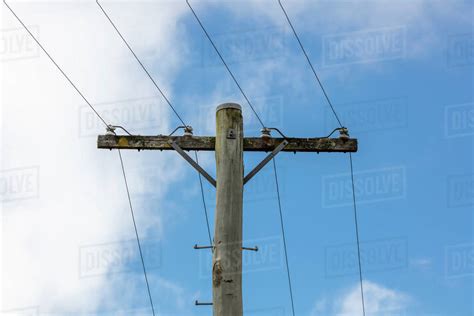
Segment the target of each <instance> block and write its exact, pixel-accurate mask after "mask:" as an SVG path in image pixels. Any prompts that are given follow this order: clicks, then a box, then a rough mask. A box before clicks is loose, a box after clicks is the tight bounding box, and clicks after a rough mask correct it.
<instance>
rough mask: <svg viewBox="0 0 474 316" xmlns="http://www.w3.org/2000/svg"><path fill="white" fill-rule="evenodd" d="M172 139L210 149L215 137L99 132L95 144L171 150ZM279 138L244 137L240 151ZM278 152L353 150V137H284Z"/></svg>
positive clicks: (267, 146) (266, 147) (272, 144)
mask: <svg viewBox="0 0 474 316" xmlns="http://www.w3.org/2000/svg"><path fill="white" fill-rule="evenodd" d="M170 140H173V141H175V142H176V144H178V146H179V147H181V148H182V149H183V150H198V151H214V150H215V144H216V138H215V137H211V136H115V135H99V137H98V140H97V147H98V148H102V149H135V150H174V149H173V147H172V146H171V145H170ZM283 140H284V139H283V138H269V139H265V138H260V137H247V138H244V151H254V152H257V151H260V152H270V151H272V150H274V149H275V148H276V147H277V146H278V145H279V144H280V143H281V142H283ZM287 140H288V142H289V144H288V145H287V146H286V147H285V148H284V149H283V150H282V151H287V152H288V151H289V152H356V151H357V139H355V138H350V139H342V138H288V139H287Z"/></svg>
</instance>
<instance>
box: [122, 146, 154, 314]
mask: <svg viewBox="0 0 474 316" xmlns="http://www.w3.org/2000/svg"><path fill="white" fill-rule="evenodd" d="M118 154H119V157H120V165H121V166H122V174H123V180H124V182H125V188H126V189H127V197H128V204H129V205H130V214H131V215H132V221H133V228H134V229H135V236H136V240H137V245H138V250H139V252H140V259H141V261H142V267H143V274H144V276H145V282H146V287H147V290H148V298H149V299H150V305H151V310H152V312H153V316H154V315H155V307H154V305H153V298H152V296H151V291H150V284H149V282H148V277H147V272H146V267H145V260H144V259H143V252H142V246H141V243H140V237H139V236H138V229H137V223H136V222H135V214H134V212H133V206H132V199H131V198H130V191H129V189H128V182H127V176H126V174H125V167H124V165H123V159H122V153H121V152H120V149H119V150H118Z"/></svg>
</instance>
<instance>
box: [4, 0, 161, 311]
mask: <svg viewBox="0 0 474 316" xmlns="http://www.w3.org/2000/svg"><path fill="white" fill-rule="evenodd" d="M3 3H4V4H5V6H6V7H7V8H8V9H9V10H10V12H11V13H12V14H13V15H14V16H15V18H16V19H17V20H18V22H20V24H21V25H22V26H23V27H24V28H25V30H26V31H27V32H28V33H29V34H30V36H31V37H32V38H33V40H34V41H35V42H36V44H38V46H39V47H40V48H41V49H42V50H43V52H44V53H45V54H46V55H47V56H48V58H49V59H50V60H51V61H52V62H53V64H54V65H55V66H56V68H58V70H59V71H60V72H61V74H62V75H63V76H64V77H65V78H66V79H67V81H68V82H69V83H70V84H71V85H72V87H73V88H74V89H75V90H76V91H77V93H78V94H79V95H80V96H81V97H82V98H83V99H84V101H85V102H86V103H87V104H88V105H89V107H90V108H91V109H92V110H93V111H94V113H95V114H96V115H97V117H98V118H99V119H100V120H101V121H102V123H104V125H105V127H106V128H111V127H112V128H116V127H118V128H122V129H124V128H123V127H120V126H113V125H109V124H107V122H106V121H105V120H104V119H103V118H102V117H101V116H100V114H99V113H98V112H97V111H96V110H95V108H94V107H93V106H92V104H91V103H90V102H89V101H88V100H87V98H86V97H85V96H84V95H83V94H82V92H81V91H80V90H79V89H78V88H77V87H76V85H75V84H74V83H73V82H72V81H71V79H69V76H68V75H66V73H65V72H64V71H63V70H62V69H61V67H60V66H59V65H58V64H57V63H56V61H55V60H54V59H53V58H52V57H51V55H50V54H49V53H48V52H47V51H46V49H45V48H44V47H43V45H41V43H40V42H39V41H38V40H37V39H36V37H35V36H34V35H33V34H32V33H31V32H30V30H29V29H28V27H26V25H25V24H24V23H23V21H22V20H21V19H20V18H19V17H18V15H17V14H16V13H15V12H14V11H13V9H12V8H11V7H10V6H9V5H8V3H7V2H6V1H5V0H4V1H3ZM124 130H125V129H124ZM125 131H126V130H125ZM127 133H128V132H127ZM129 134H130V133H129ZM118 152H119V158H120V164H121V166H122V173H123V178H124V181H125V187H126V190H127V196H128V202H129V205H130V211H131V214H132V219H133V226H134V228H135V236H136V240H137V244H138V249H139V252H140V258H141V261H142V267H143V272H144V276H145V281H146V285H147V289H148V296H149V298H150V303H151V308H152V311H153V315H155V308H154V305H153V300H152V297H151V292H150V286H149V283H148V277H147V273H146V268H145V262H144V259H143V253H142V249H141V244H140V238H139V236H138V231H137V226H136V223H135V216H134V214H133V206H132V201H131V198H130V192H129V189H128V183H127V178H126V175H125V168H124V165H123V160H122V154H121V153H120V149H119V150H118Z"/></svg>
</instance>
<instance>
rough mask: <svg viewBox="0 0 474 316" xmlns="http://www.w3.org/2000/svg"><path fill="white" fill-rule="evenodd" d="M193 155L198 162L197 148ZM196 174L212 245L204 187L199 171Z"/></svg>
mask: <svg viewBox="0 0 474 316" xmlns="http://www.w3.org/2000/svg"><path fill="white" fill-rule="evenodd" d="M194 155H195V156H196V162H197V163H198V164H199V158H198V154H197V150H196V151H194ZM198 175H199V184H200V186H201V197H202V205H203V207H204V214H205V216H206V224H207V234H208V235H209V245H211V246H212V245H213V244H214V243H213V242H212V237H211V227H210V226H209V216H208V215H207V205H206V199H205V198H204V187H203V185H202V177H201V173H199V172H198Z"/></svg>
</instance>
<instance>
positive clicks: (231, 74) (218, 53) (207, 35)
mask: <svg viewBox="0 0 474 316" xmlns="http://www.w3.org/2000/svg"><path fill="white" fill-rule="evenodd" d="M186 3H187V4H188V6H189V9H191V12H192V13H193V15H194V17H195V18H196V21H197V22H198V23H199V25H200V26H201V29H202V30H203V31H204V34H206V37H207V39H208V40H209V42H210V43H211V45H212V47H214V50H215V51H216V53H217V55H218V56H219V58H220V59H221V61H222V63H223V64H224V66H225V68H226V69H227V71H228V72H229V74H230V76H231V77H232V79H233V80H234V82H235V84H236V85H237V88H239V90H240V93H242V95H243V97H244V98H245V100H246V101H247V103H248V105H249V106H250V108H251V109H252V111H253V113H254V114H255V116H256V117H257V119H258V121H259V122H260V124H261V125H262V127H263V128H265V124H263V121H262V120H261V119H260V116H259V115H258V113H257V111H256V110H255V108H254V107H253V105H252V103H251V102H250V100H249V98H248V97H247V95H246V94H245V92H244V90H243V89H242V87H241V86H240V84H239V82H238V81H237V79H236V78H235V76H234V74H233V73H232V71H231V70H230V68H229V66H228V65H227V63H226V61H225V60H224V58H223V57H222V54H221V53H220V52H219V49H218V48H217V46H216V44H214V41H213V40H212V38H211V36H210V35H209V33H208V32H207V30H206V28H205V27H204V25H203V24H202V22H201V20H200V19H199V17H198V16H197V14H196V12H195V11H194V9H193V7H192V6H191V4H190V3H189V0H186Z"/></svg>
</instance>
